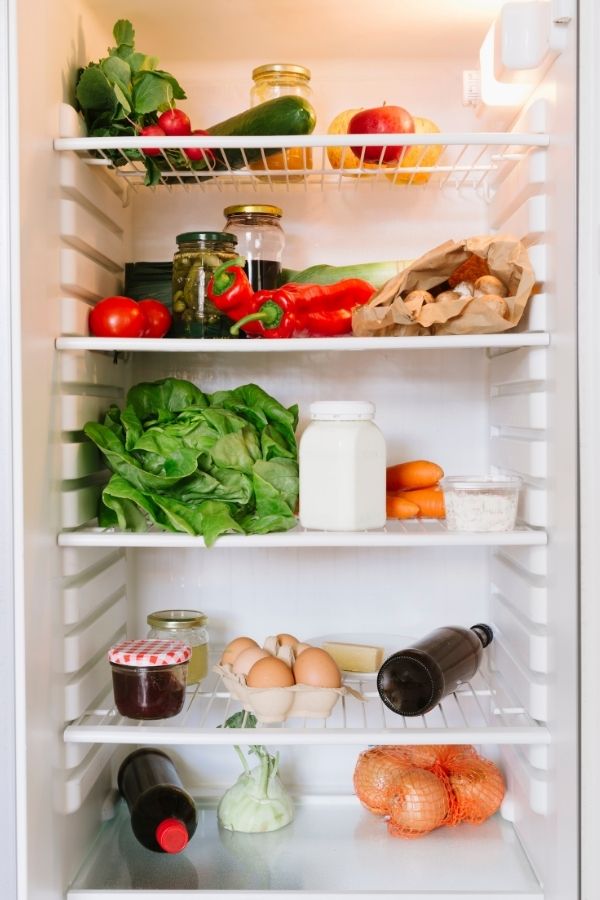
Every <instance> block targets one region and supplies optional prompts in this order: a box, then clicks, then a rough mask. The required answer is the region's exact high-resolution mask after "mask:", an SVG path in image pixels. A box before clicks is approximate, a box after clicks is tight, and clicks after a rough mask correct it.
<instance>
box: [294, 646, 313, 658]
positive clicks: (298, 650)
mask: <svg viewBox="0 0 600 900" xmlns="http://www.w3.org/2000/svg"><path fill="white" fill-rule="evenodd" d="M311 646H312V645H311V644H296V646H295V647H294V653H295V654H296V659H298V657H299V656H300V654H301V653H304V651H305V650H308V649H309V647H311Z"/></svg>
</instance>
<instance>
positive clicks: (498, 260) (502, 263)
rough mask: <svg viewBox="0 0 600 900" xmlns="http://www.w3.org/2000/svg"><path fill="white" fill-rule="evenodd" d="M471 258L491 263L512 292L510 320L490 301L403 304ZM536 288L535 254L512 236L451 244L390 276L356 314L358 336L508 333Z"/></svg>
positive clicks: (508, 301) (441, 281)
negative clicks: (410, 295) (532, 259)
mask: <svg viewBox="0 0 600 900" xmlns="http://www.w3.org/2000/svg"><path fill="white" fill-rule="evenodd" d="M471 254H475V255H476V256H479V257H481V258H482V259H484V260H486V261H487V265H488V268H489V271H490V275H495V276H496V277H497V278H499V279H500V281H502V282H503V283H504V284H505V285H506V288H507V289H508V296H507V297H506V298H505V300H506V304H507V306H508V317H507V318H503V317H502V316H501V315H500V314H499V313H498V312H496V311H495V310H494V309H493V308H492V307H491V306H490V305H489V304H487V303H486V302H485V301H484V300H479V299H475V298H471V297H460V298H458V299H447V300H442V301H440V302H436V303H426V304H422V305H421V306H420V307H417V308H416V309H413V310H412V311H411V310H409V309H408V307H407V306H406V304H405V303H404V301H403V300H402V294H404V295H405V296H406V294H407V293H408V292H409V291H414V290H422V291H431V290H432V289H435V288H436V287H437V286H438V285H442V284H444V282H446V281H447V280H448V278H449V277H450V276H451V275H452V273H453V272H454V270H455V269H457V268H458V266H460V265H461V264H462V263H464V262H465V261H466V260H467V259H469V257H470V256H471ZM534 286H535V275H534V273H533V269H532V268H531V262H530V260H529V254H528V253H527V249H526V247H525V245H524V244H523V243H521V241H519V240H517V239H516V238H514V237H511V236H510V235H482V236H480V237H471V238H467V240H464V241H446V243H445V244H441V245H440V246H439V247H436V248H435V249H434V250H430V251H429V253H426V254H425V255H424V256H422V257H421V258H420V259H417V260H415V262H413V263H412V264H411V265H410V266H408V268H406V269H404V270H403V271H402V272H400V273H399V274H398V275H396V276H394V278H390V280H389V281H387V282H386V283H385V284H384V285H383V286H382V287H381V288H380V289H379V290H378V291H377V292H376V293H375V294H374V295H373V297H372V298H371V300H370V301H369V302H368V303H366V304H365V305H364V306H360V307H358V309H356V310H355V311H354V313H353V316H352V331H353V333H354V334H355V335H357V336H358V337H369V336H375V337H383V336H388V335H420V334H489V333H496V332H500V331H508V330H509V329H510V328H514V327H515V325H517V324H518V322H519V321H520V319H521V317H522V315H523V313H524V311H525V307H526V306H527V301H528V300H529V297H530V296H531V294H532V292H533V289H534Z"/></svg>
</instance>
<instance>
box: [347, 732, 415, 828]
mask: <svg viewBox="0 0 600 900" xmlns="http://www.w3.org/2000/svg"><path fill="white" fill-rule="evenodd" d="M409 768H410V762H409V759H408V757H407V754H406V752H405V748H404V747H372V748H371V749H370V750H365V751H364V752H363V753H361V754H360V756H359V757H358V760H357V762H356V767H355V769H354V790H355V792H356V796H357V797H358V799H359V800H360V802H361V803H362V805H363V806H365V807H366V808H367V809H368V810H369V812H372V813H375V815H378V816H384V815H386V814H387V813H388V812H389V796H390V793H391V792H392V791H393V790H394V789H395V787H396V785H397V784H398V782H399V780H400V779H401V777H402V775H404V774H405V772H406V771H407V770H408V769H409Z"/></svg>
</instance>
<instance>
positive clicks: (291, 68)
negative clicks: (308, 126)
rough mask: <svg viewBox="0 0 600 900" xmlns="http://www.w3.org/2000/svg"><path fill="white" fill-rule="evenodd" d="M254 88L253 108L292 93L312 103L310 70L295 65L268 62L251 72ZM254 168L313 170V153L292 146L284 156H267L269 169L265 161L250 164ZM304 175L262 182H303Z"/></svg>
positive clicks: (275, 177)
mask: <svg viewBox="0 0 600 900" xmlns="http://www.w3.org/2000/svg"><path fill="white" fill-rule="evenodd" d="M252 80H253V81H254V85H253V87H252V90H251V91H250V105H251V106H256V105H257V104H258V103H265V101H266V100H273V99H275V97H282V96H284V95H288V94H293V95H294V96H296V97H304V99H305V100H310V99H311V97H312V90H311V87H310V69H307V68H306V67H305V66H297V65H293V64H292V63H268V64H267V65H264V66H258V68H256V69H254V70H253V72H252ZM250 168H251V169H264V168H267V169H279V170H281V169H285V170H287V171H289V170H290V169H312V150H311V148H310V147H290V148H287V149H285V150H284V151H283V153H272V154H270V155H269V156H267V157H266V167H265V164H264V162H263V160H262V159H259V160H257V161H254V162H252V163H251V164H250ZM302 178H303V176H302V175H285V176H279V177H277V176H270V177H269V178H261V179H260V180H261V181H288V180H289V181H302Z"/></svg>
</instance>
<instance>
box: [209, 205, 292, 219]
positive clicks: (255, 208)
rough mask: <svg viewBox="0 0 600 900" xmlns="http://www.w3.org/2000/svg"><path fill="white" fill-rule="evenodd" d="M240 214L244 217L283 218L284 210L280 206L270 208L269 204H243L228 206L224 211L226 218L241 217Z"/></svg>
mask: <svg viewBox="0 0 600 900" xmlns="http://www.w3.org/2000/svg"><path fill="white" fill-rule="evenodd" d="M240 213H241V214H243V215H252V213H256V214H257V215H261V216H277V218H281V216H282V215H283V210H282V209H280V208H279V207H278V206H270V205H269V204H268V203H242V204H240V205H238V206H226V207H225V209H224V210H223V215H224V216H225V217H226V218H229V216H235V215H239V214H240Z"/></svg>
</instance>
